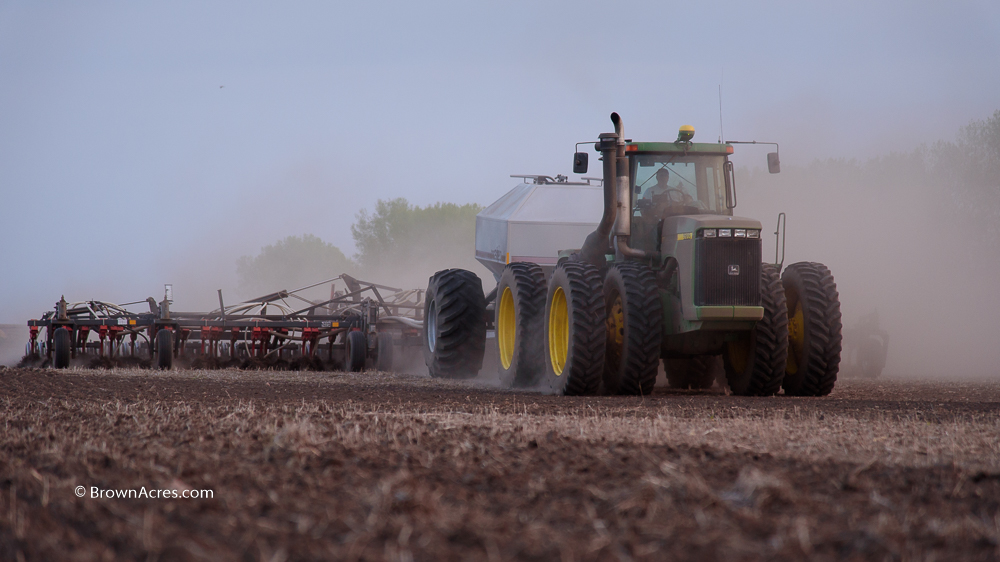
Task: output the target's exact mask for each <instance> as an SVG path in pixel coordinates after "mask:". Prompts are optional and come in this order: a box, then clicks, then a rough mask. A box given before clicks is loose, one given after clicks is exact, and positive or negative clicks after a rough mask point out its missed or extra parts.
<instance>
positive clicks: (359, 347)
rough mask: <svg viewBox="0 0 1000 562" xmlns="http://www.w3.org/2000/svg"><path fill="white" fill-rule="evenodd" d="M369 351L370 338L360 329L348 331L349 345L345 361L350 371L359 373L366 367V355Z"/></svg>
mask: <svg viewBox="0 0 1000 562" xmlns="http://www.w3.org/2000/svg"><path fill="white" fill-rule="evenodd" d="M367 352H368V338H366V337H365V335H364V333H362V332H360V331H358V330H351V331H350V332H347V347H346V350H345V355H346V357H345V358H346V359H347V361H345V364H346V367H347V370H348V371H351V372H354V373H359V372H361V371H363V370H364V368H365V356H366V355H367Z"/></svg>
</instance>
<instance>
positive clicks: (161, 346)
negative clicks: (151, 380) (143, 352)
mask: <svg viewBox="0 0 1000 562" xmlns="http://www.w3.org/2000/svg"><path fill="white" fill-rule="evenodd" d="M173 366H174V332H173V331H172V330H168V329H166V328H164V329H161V330H160V331H159V332H156V368H158V369H164V370H167V371H169V370H170V369H171V368H172V367H173Z"/></svg>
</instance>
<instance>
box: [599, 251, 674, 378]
mask: <svg viewBox="0 0 1000 562" xmlns="http://www.w3.org/2000/svg"><path fill="white" fill-rule="evenodd" d="M604 315H605V322H606V328H605V329H606V330H607V331H606V332H605V334H606V342H607V343H606V346H607V347H606V351H605V361H604V392H605V393H607V394H632V395H646V394H649V393H651V392H652V391H653V386H654V385H655V384H656V372H657V368H658V367H659V365H660V340H661V339H662V333H663V305H662V303H661V302H660V295H659V292H658V290H657V285H656V276H655V275H654V274H653V271H652V270H651V269H650V268H649V267H648V266H646V265H643V264H640V263H634V262H625V263H619V264H615V265H614V266H612V267H610V268H609V269H608V272H607V275H606V276H605V277H604Z"/></svg>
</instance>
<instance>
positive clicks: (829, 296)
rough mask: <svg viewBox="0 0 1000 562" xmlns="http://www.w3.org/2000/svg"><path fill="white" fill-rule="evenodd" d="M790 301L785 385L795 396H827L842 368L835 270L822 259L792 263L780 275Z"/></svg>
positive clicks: (787, 299)
mask: <svg viewBox="0 0 1000 562" xmlns="http://www.w3.org/2000/svg"><path fill="white" fill-rule="evenodd" d="M781 283H782V284H783V285H784V287H785V298H786V301H787V303H788V362H787V366H786V368H785V378H784V381H783V382H782V386H783V387H784V389H785V394H789V395H793V396H826V395H827V394H830V392H831V391H833V386H834V384H836V382H837V372H838V371H839V370H840V352H841V346H842V339H843V336H842V332H843V325H842V323H841V316H840V294H839V293H838V292H837V284H836V282H834V279H833V274H832V273H830V270H829V269H828V268H827V267H826V266H825V265H823V264H821V263H815V262H799V263H793V264H792V265H790V266H788V267H787V268H786V269H785V272H784V274H782V276H781Z"/></svg>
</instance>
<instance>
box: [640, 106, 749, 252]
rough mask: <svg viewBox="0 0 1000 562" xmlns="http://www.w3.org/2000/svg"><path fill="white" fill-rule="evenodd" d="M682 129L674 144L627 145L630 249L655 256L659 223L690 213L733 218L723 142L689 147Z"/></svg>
mask: <svg viewBox="0 0 1000 562" xmlns="http://www.w3.org/2000/svg"><path fill="white" fill-rule="evenodd" d="M693 136H694V128H693V127H691V126H689V125H685V126H684V127H681V130H680V134H679V135H678V137H677V140H676V141H675V142H628V143H627V144H626V145H625V154H626V156H627V157H628V182H629V193H630V196H631V209H632V213H631V215H632V216H631V221H632V225H631V235H632V236H631V245H632V247H634V248H637V249H641V250H644V251H648V252H653V253H656V254H660V253H661V252H662V251H663V248H662V244H661V240H662V236H663V234H664V224H665V222H666V223H669V224H673V223H674V222H676V221H675V220H671V219H672V218H676V217H681V216H691V215H715V216H717V217H723V216H725V217H732V216H733V207H734V206H735V205H734V204H733V195H732V194H733V185H734V182H733V178H732V165H731V164H730V163H729V158H728V157H729V155H730V154H732V153H733V147H732V146H731V145H729V144H710V143H693V142H691V138H692V137H693Z"/></svg>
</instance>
